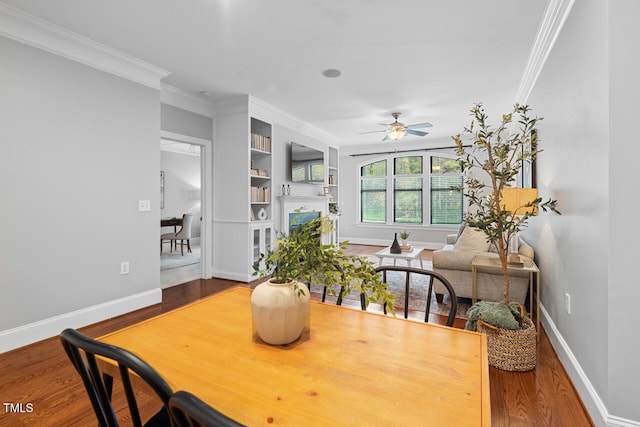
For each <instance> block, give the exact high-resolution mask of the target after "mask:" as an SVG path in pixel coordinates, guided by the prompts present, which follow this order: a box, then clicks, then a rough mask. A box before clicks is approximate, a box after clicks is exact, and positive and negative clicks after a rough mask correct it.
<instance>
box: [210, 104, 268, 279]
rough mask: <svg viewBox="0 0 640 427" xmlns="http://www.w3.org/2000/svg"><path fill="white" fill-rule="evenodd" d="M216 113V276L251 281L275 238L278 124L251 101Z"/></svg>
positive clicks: (214, 168)
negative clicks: (274, 142) (254, 109)
mask: <svg viewBox="0 0 640 427" xmlns="http://www.w3.org/2000/svg"><path fill="white" fill-rule="evenodd" d="M234 107H235V108H232V109H230V111H229V112H228V113H227V114H221V115H220V116H218V117H217V118H216V126H215V139H214V140H215V143H214V145H213V147H214V153H213V160H214V167H213V175H214V176H213V179H214V181H215V182H217V183H218V184H217V185H216V194H215V203H214V208H213V211H214V216H213V242H214V247H213V275H214V276H215V277H221V278H225V279H231V280H238V281H244V282H250V281H253V280H255V279H256V278H257V277H256V276H254V275H253V272H254V270H253V265H254V264H255V263H256V262H258V259H259V257H260V253H264V252H266V251H267V250H268V249H269V248H270V246H271V244H272V242H273V240H274V227H273V214H274V210H273V206H272V200H273V195H272V188H273V185H272V172H273V159H272V154H271V153H272V145H271V144H272V138H273V135H272V130H273V126H272V124H271V123H268V122H267V121H264V120H261V119H259V118H258V117H255V116H254V115H252V114H251V101H248V102H246V103H243V104H239V105H236V106H234Z"/></svg>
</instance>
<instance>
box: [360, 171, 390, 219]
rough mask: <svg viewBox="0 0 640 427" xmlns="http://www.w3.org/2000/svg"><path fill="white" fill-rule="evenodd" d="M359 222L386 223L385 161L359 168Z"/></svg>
mask: <svg viewBox="0 0 640 427" xmlns="http://www.w3.org/2000/svg"><path fill="white" fill-rule="evenodd" d="M360 201H361V203H360V220H361V221H362V222H381V223H386V222H387V161H386V160H381V161H378V162H374V163H369V164H367V165H364V166H362V167H361V168H360Z"/></svg>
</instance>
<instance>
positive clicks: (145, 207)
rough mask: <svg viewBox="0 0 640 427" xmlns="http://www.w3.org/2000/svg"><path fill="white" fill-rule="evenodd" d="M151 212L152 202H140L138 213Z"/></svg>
mask: <svg viewBox="0 0 640 427" xmlns="http://www.w3.org/2000/svg"><path fill="white" fill-rule="evenodd" d="M150 210H151V200H138V211H139V212H149V211H150Z"/></svg>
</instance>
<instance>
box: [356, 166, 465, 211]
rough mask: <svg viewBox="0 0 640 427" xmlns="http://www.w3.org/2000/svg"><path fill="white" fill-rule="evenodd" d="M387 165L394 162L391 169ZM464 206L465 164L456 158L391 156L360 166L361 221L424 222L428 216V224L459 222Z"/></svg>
mask: <svg viewBox="0 0 640 427" xmlns="http://www.w3.org/2000/svg"><path fill="white" fill-rule="evenodd" d="M387 164H391V165H393V170H392V171H389V170H388V168H387ZM425 165H430V166H429V167H425ZM425 183H428V187H427V188H425ZM425 193H426V194H425ZM462 207H463V198H462V165H461V163H460V161H458V160H457V159H454V158H448V157H436V156H416V155H410V156H389V157H387V158H385V159H382V160H376V161H374V162H371V163H367V164H365V165H362V166H361V167H360V221H361V222H372V223H383V224H386V223H387V218H388V217H391V218H393V219H392V221H390V222H389V223H394V224H424V223H425V222H427V221H426V220H425V218H428V223H429V224H459V223H460V222H462Z"/></svg>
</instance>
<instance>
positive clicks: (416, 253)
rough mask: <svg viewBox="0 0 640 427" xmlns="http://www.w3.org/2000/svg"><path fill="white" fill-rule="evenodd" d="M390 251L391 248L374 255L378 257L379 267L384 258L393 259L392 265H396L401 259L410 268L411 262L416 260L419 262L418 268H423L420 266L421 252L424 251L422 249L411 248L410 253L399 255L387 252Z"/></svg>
mask: <svg viewBox="0 0 640 427" xmlns="http://www.w3.org/2000/svg"><path fill="white" fill-rule="evenodd" d="M390 250H391V247H387V248H384V249H383V250H381V251H378V252H376V253H375V255H376V256H377V257H378V265H379V266H380V265H382V260H383V259H384V258H393V265H396V261H397V260H399V259H403V260H405V261H407V265H408V266H409V267H412V263H413V260H414V259H417V260H418V261H420V268H424V266H423V264H422V251H423V250H424V248H418V247H412V248H411V250H410V251H407V252H402V253H399V254H392V253H391V252H389V251H390Z"/></svg>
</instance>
